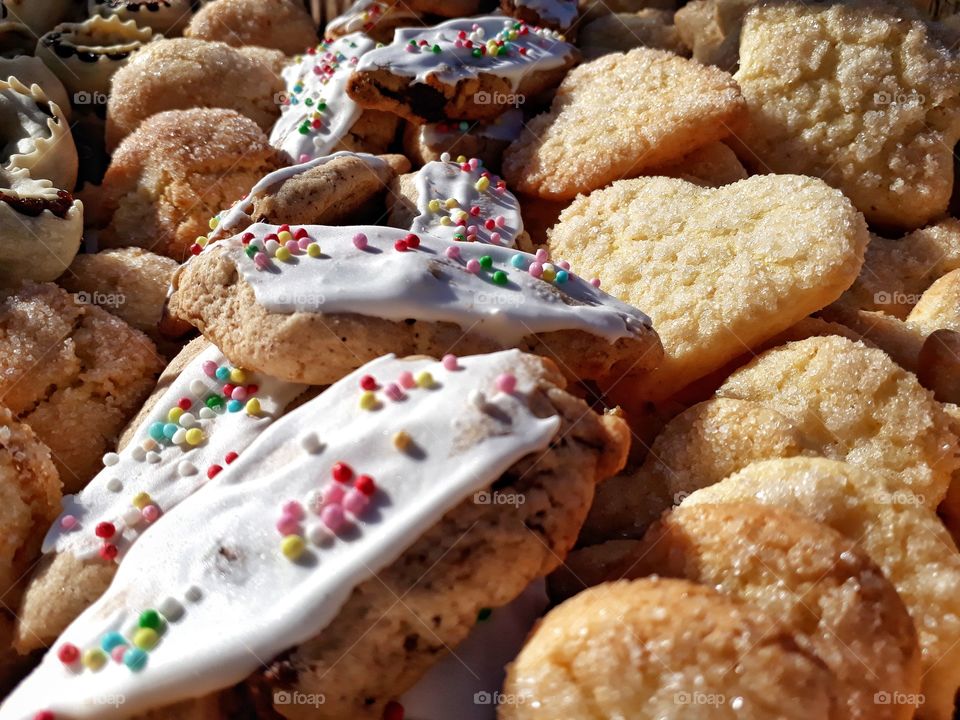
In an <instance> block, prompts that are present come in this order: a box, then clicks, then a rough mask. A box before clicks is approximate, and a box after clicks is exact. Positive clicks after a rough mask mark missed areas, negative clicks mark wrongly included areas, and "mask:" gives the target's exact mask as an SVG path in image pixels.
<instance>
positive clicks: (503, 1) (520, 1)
mask: <svg viewBox="0 0 960 720" xmlns="http://www.w3.org/2000/svg"><path fill="white" fill-rule="evenodd" d="M500 10H501V12H502V13H503V14H504V15H509V16H510V17H515V18H517V19H519V20H523V22H525V23H529V24H530V25H539V26H542V27H547V28H550V29H551V30H556V31H557V32H561V33H566V34H569V33H570V32H571V31H572V30H574V29H575V28H576V25H577V19H578V17H579V14H580V11H579V7H578V2H577V0H500Z"/></svg>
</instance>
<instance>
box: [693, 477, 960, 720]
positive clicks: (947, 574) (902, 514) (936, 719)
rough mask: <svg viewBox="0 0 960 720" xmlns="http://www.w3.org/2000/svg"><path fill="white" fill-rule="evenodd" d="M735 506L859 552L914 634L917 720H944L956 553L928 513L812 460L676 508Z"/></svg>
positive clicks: (954, 682)
mask: <svg viewBox="0 0 960 720" xmlns="http://www.w3.org/2000/svg"><path fill="white" fill-rule="evenodd" d="M742 501H752V502H760V503H763V504H765V505H779V506H782V507H785V508H787V509H788V510H793V511H794V512H798V513H801V514H804V515H807V516H808V517H811V518H813V519H815V520H817V521H818V522H822V523H824V524H825V525H829V526H830V527H832V528H833V529H834V530H837V531H838V532H841V533H843V534H844V535H846V536H847V537H849V538H852V539H854V540H856V541H857V542H858V543H859V544H860V545H861V546H862V547H863V549H864V550H866V551H867V554H868V555H870V557H871V559H873V561H874V562H875V563H876V564H877V565H879V566H880V568H881V569H882V570H883V571H884V574H886V576H887V579H888V580H890V582H891V583H893V585H894V587H896V589H897V592H898V593H899V594H900V598H901V599H902V600H903V603H904V605H906V607H907V610H908V611H909V612H910V616H911V617H912V618H913V621H914V625H915V626H916V629H917V634H918V636H919V639H920V648H921V651H922V664H923V684H922V688H921V692H922V694H923V695H924V696H925V697H926V703H925V704H924V705H923V707H922V708H921V709H920V711H919V714H918V715H917V717H918V718H922V719H923V720H950V718H952V717H953V697H954V693H955V692H956V690H957V687H958V686H960V554H958V553H957V549H956V546H955V545H954V544H953V540H951V538H950V535H949V533H948V532H947V531H946V529H945V528H944V527H943V523H941V522H940V520H939V518H937V516H936V514H935V513H934V512H933V511H932V510H929V509H927V508H925V507H923V506H922V505H920V504H918V503H917V501H916V499H915V498H914V497H912V496H910V495H909V493H906V492H904V491H903V490H902V489H897V488H896V487H891V486H890V485H889V484H887V483H885V482H884V480H883V478H882V477H881V476H879V475H873V474H870V473H868V472H865V471H863V470H860V469H858V468H856V467H854V466H853V465H849V464H847V463H841V462H836V461H832V460H825V459H820V458H815V459H810V458H791V459H788V460H769V461H765V462H761V463H755V464H753V465H750V466H749V467H747V468H745V469H744V470H742V471H740V472H739V473H737V474H735V475H732V476H731V477H729V478H727V479H726V480H723V481H722V482H720V483H718V484H716V485H713V486H711V487H708V488H704V489H703V490H699V491H697V492H695V493H694V494H693V495H691V496H690V497H689V498H687V499H686V500H685V501H684V503H683V505H681V507H689V506H691V505H697V504H702V503H728V502H742Z"/></svg>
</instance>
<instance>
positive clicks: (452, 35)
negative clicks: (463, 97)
mask: <svg viewBox="0 0 960 720" xmlns="http://www.w3.org/2000/svg"><path fill="white" fill-rule="evenodd" d="M437 48H439V52H436V51H435V50H436V49H437ZM474 51H477V52H479V53H482V54H481V55H480V56H479V57H475V56H474V54H473V53H474ZM575 52H576V49H575V48H574V47H573V45H570V44H569V43H567V42H564V41H563V39H562V36H561V35H559V34H558V33H556V32H554V31H553V30H548V29H546V28H538V27H535V26H533V25H527V24H525V23H523V22H520V21H517V20H514V19H512V18H504V17H503V16H497V15H490V16H485V17H476V18H461V19H456V20H449V21H447V22H444V23H441V24H439V25H437V26H435V27H432V28H398V29H397V31H396V32H395V33H394V37H393V42H392V43H390V44H389V45H387V46H385V47H381V48H377V49H376V50H372V51H371V52H368V53H367V54H366V55H364V56H363V57H362V58H360V62H359V63H357V70H371V71H372V70H381V69H385V70H388V71H389V72H391V73H393V74H394V75H400V76H403V77H409V78H413V80H414V82H418V83H422V82H426V79H427V77H429V76H431V75H432V76H435V77H436V78H437V79H438V80H439V81H440V82H443V83H446V84H450V85H453V84H456V83H457V82H459V81H461V80H467V79H473V78H476V77H478V76H479V75H480V74H481V73H485V74H490V75H496V76H498V77H501V78H504V79H505V80H507V81H509V82H510V83H511V85H512V86H513V89H517V87H519V85H520V82H521V81H522V80H523V78H524V76H525V75H528V74H529V73H532V72H539V71H542V70H552V69H554V68H558V67H561V66H562V65H564V63H566V61H567V60H568V58H569V57H570V56H571V55H572V54H574V53H575Z"/></svg>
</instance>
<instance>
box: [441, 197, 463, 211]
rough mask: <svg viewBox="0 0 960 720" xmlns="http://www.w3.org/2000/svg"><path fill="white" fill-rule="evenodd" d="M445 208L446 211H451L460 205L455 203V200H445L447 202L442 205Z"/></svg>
mask: <svg viewBox="0 0 960 720" xmlns="http://www.w3.org/2000/svg"><path fill="white" fill-rule="evenodd" d="M444 204H445V205H446V206H447V210H452V209H453V208H455V207H457V206H458V205H459V204H460V203H458V202H457V199H456V198H447V202H446V203H444Z"/></svg>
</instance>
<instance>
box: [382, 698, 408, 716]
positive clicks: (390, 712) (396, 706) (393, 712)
mask: <svg viewBox="0 0 960 720" xmlns="http://www.w3.org/2000/svg"><path fill="white" fill-rule="evenodd" d="M403 715H404V709H403V705H401V704H400V703H398V702H397V701H396V700H391V701H390V702H388V703H387V706H386V707H385V708H384V709H383V720H403Z"/></svg>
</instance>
